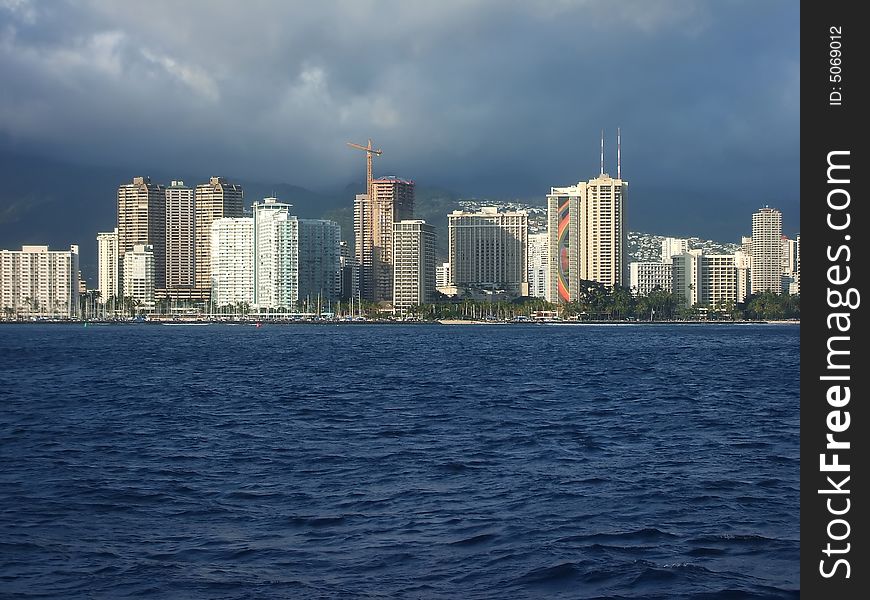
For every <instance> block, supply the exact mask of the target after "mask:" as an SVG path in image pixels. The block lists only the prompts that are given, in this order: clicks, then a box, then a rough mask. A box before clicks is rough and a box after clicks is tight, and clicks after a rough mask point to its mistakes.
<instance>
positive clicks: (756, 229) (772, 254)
mask: <svg viewBox="0 0 870 600" xmlns="http://www.w3.org/2000/svg"><path fill="white" fill-rule="evenodd" d="M751 278H752V293H753V294H758V293H761V292H767V291H769V292H773V293H775V294H779V293H782V213H781V212H779V211H778V210H776V209H775V208H768V207H764V208H762V209H759V211H758V212H757V213H755V214H753V215H752V271H751Z"/></svg>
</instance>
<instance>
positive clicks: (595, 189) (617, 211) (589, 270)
mask: <svg viewBox="0 0 870 600" xmlns="http://www.w3.org/2000/svg"><path fill="white" fill-rule="evenodd" d="M627 198H628V182H627V181H624V180H622V179H620V178H618V177H617V178H615V179H614V178H612V177H611V176H610V175H608V174H606V173H603V172H602V174H601V175H599V176H598V177H596V178H595V179H590V180H589V181H586V182H582V181H581V182H579V183H577V184H576V185H572V186H569V187H553V188H550V193H549V194H548V195H547V218H548V229H549V232H550V284H549V286H550V287H549V293H548V300H550V301H551V302H570V301H574V300H577V299H578V298H579V295H580V291H581V282H582V281H597V282H599V283H602V284H604V285H605V286H608V287H611V288H612V287H614V286H624V285H626V284H627V283H628V263H627V262H626V256H627V253H626V246H627V233H628V231H627V228H626V222H625V215H626V210H625V209H626V201H627Z"/></svg>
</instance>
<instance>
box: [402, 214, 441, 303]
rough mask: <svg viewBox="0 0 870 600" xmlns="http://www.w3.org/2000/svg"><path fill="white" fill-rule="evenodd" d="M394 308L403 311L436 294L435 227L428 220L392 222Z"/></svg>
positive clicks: (427, 300) (426, 301) (429, 299)
mask: <svg viewBox="0 0 870 600" xmlns="http://www.w3.org/2000/svg"><path fill="white" fill-rule="evenodd" d="M393 259H394V260H393V285H394V291H393V309H394V312H395V314H397V315H404V314H405V313H407V312H408V309H409V308H410V307H412V306H420V305H422V304H426V303H428V302H432V300H433V298H434V295H435V228H434V227H433V226H432V225H427V224H426V222H425V221H413V220H409V221H399V222H397V223H394V224H393Z"/></svg>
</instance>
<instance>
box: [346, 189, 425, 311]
mask: <svg viewBox="0 0 870 600" xmlns="http://www.w3.org/2000/svg"><path fill="white" fill-rule="evenodd" d="M371 196H372V197H371V198H369V195H368V194H358V195H357V197H356V202H355V203H354V233H355V234H356V258H357V263H358V264H359V270H360V281H359V287H360V294H361V296H362V298H363V299H364V300H369V301H374V302H382V301H386V302H390V301H391V300H392V297H393V258H392V253H393V240H392V237H393V223H395V222H396V221H404V220H409V219H413V217H414V182H413V181H409V180H406V179H400V178H398V177H380V178H378V179H373V180H372V182H371Z"/></svg>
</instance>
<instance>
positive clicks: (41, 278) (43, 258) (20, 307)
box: [0, 245, 79, 320]
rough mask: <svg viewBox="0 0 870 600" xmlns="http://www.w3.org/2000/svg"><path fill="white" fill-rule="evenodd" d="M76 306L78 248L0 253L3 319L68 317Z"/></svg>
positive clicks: (74, 314)
mask: <svg viewBox="0 0 870 600" xmlns="http://www.w3.org/2000/svg"><path fill="white" fill-rule="evenodd" d="M78 306H79V247H78V246H75V245H73V246H70V247H69V250H49V249H48V246H22V247H21V250H0V308H2V310H3V313H2V315H0V317H2V318H3V319H7V320H11V319H17V318H18V317H28V318H29V317H54V318H72V317H75V316H76V315H77V314H78Z"/></svg>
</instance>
